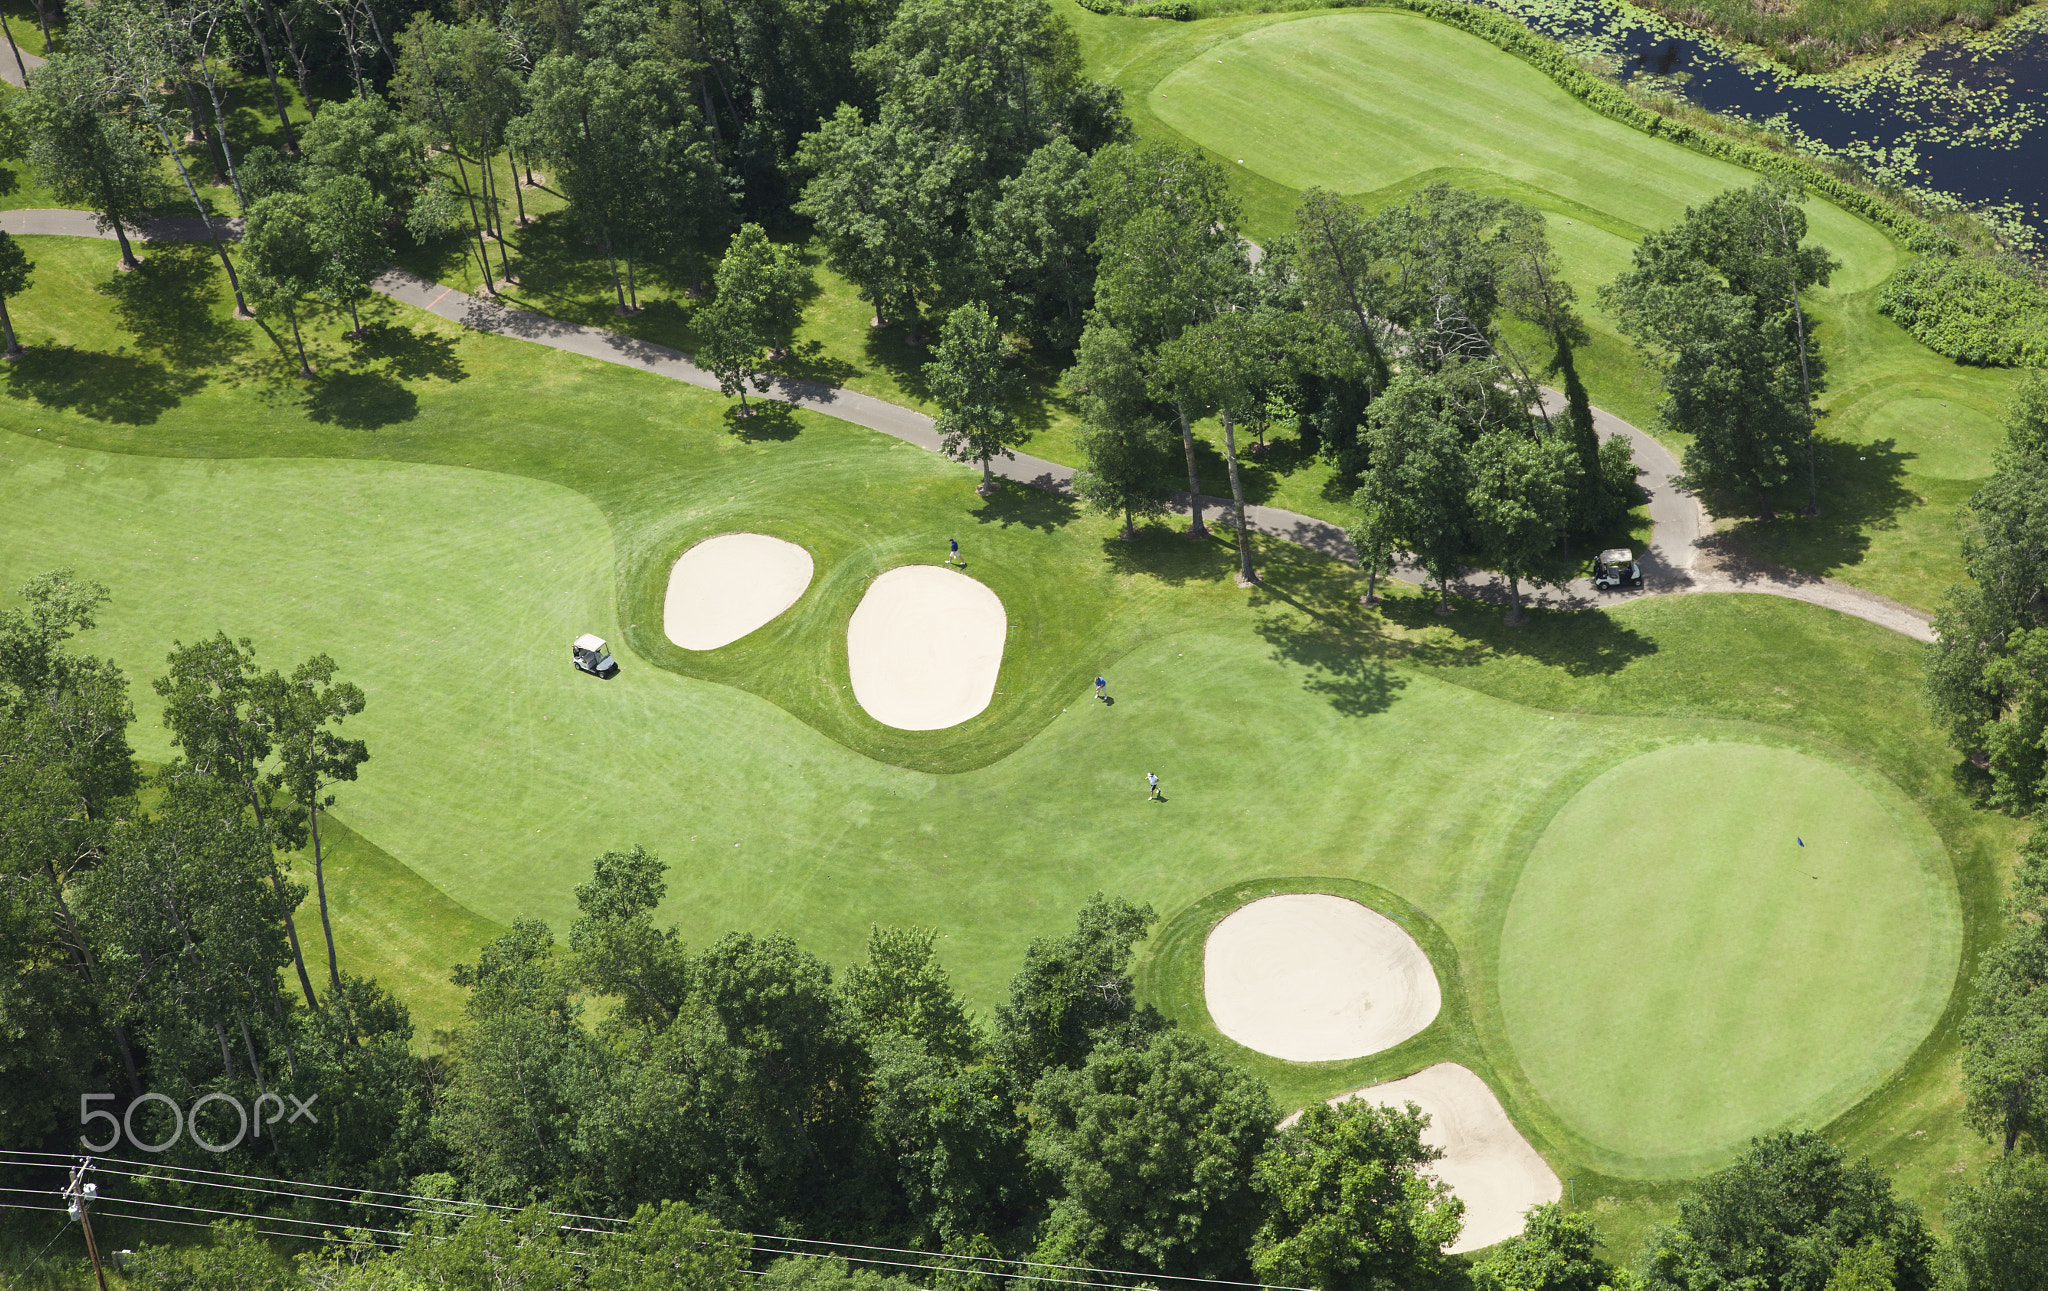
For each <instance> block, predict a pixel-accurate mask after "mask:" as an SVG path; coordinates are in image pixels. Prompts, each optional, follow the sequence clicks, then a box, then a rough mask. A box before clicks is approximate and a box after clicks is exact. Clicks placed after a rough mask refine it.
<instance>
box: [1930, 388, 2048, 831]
mask: <svg viewBox="0 0 2048 1291" xmlns="http://www.w3.org/2000/svg"><path fill="white" fill-rule="evenodd" d="M2044 432H2048V377H2043V376H2042V375H2041V374H2040V373H2029V374H2028V375H2027V377H2026V379H2024V380H2023V381H2022V382H2021V383H2020V385H2019V388H2018V389H2017V390H2016V391H2015V393H2014V396H2013V400H2012V403H2011V404H2010V405H2009V406H2008V408H2007V410H2006V441H2007V442H2006V444H2005V446H2004V447H2003V449H2002V450H2001V451H2000V453H1999V455H1998V457H1997V469H1996V471H1995V472H1994V473H1993V475H1992V477H1991V479H1990V480H1989V481H1988V482H1987V483H1986V484H1985V485H1984V487H1982V488H1981V489H1979V490H1978V491H1977V492H1976V493H1975V494H1973V495H1972V496H1971V498H1970V500H1969V503H1968V504H1967V506H1966V508H1965V510H1964V515H1963V566H1964V568H1965V569H1966V570H1967V571H1968V573H1969V575H1970V581H1969V582H1968V583H1964V584H1961V585H1957V586H1952V587H1950V588H1949V590H1948V593H1947V595H1946V596H1945V598H1944V599H1943V602H1942V608H1941V610H1940V611H1939V612H1938V613H1937V614H1936V615H1935V618H1934V627H1935V644H1934V646H1933V647H1932V648H1931V649H1930V651H1929V657H1928V668H1927V695H1928V701H1929V707H1930V708H1931V709H1932V710H1933V714H1934V718H1935V720H1936V721H1937V722H1938V723H1940V724H1941V725H1942V726H1943V727H1945V728H1947V730H1948V733H1949V739H1950V741H1951V743H1953V744H1954V745H1955V747H1956V748H1957V750H1958V751H1959V752H1961V753H1963V754H1964V755H1965V756H1967V757H1969V758H1970V759H1971V760H1973V761H1975V762H1977V763H1979V764H1980V765H1981V766H1982V767H1983V768H1984V770H1985V772H1986V773H1987V778H1988V780H1989V782H1990V783H1989V788H1990V793H1989V797H1990V799H1991V801H1992V802H1993V803H1994V804H1996V805H1998V806H2001V807H2005V808H2007V809H2009V810H2017V811H2025V810H2030V809H2032V808H2033V807H2034V805H2035V804H2036V803H2038V802H2040V801H2041V800H2042V797H2043V789H2044V785H2043V777H2044V774H2048V749H2044V747H2043V742H2044V734H2043V733H2044V731H2048V688H2044V686H2043V684H2042V682H2041V664H2040V659H2041V656H2042V654H2043V652H2044V651H2048V635H2044V634H2043V629H2044V628H2048V612H2044V610H2043V608H2042V607H2043V600H2044V593H2048V451H2044V449H2043V447H2042V445H2043V443H2044V440H2048V434H2044Z"/></svg>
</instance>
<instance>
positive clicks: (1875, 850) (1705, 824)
mask: <svg viewBox="0 0 2048 1291" xmlns="http://www.w3.org/2000/svg"><path fill="white" fill-rule="evenodd" d="M1802 844H1803V845H1802ZM1944 869H1945V867H1944V866H1943V865H1942V862H1941V856H1940V844H1939V842H1938V841H1937V839H1936V837H1935V835H1934V832H1933V830H1932V829H1931V828H1930V827H1929V825H1928V824H1927V822H1926V820H1925V819H1924V818H1923V817H1922V816H1921V815H1920V814H1919V812H1918V811H1916V810H1915V809H1914V808H1913V807H1912V805H1911V804H1910V803H1908V802H1907V801H1906V800H1905V799H1904V797H1903V795H1901V794H1900V793H1899V792H1898V790H1897V789H1895V788H1893V787H1892V786H1891V785H1890V784H1888V783H1886V782H1883V781H1881V780H1878V779H1877V778H1876V777H1873V776H1869V775H1866V774H1862V773H1852V772H1851V771H1849V770H1846V769H1844V768H1843V767H1841V766H1838V765H1836V764H1834V763H1832V762H1826V761H1822V760H1821V759H1819V758H1816V757H1812V756H1809V755H1808V754H1805V753H1800V752H1795V751H1792V750H1789V749H1783V748H1770V747H1764V746H1760V745H1754V744H1735V743H1691V744H1681V745H1676V746H1672V747H1667V748H1663V749H1659V750H1657V751H1656V752H1653V753H1647V754H1644V755H1642V756H1640V757H1636V758H1633V759H1630V760H1628V761H1626V762H1623V763H1621V764H1620V765H1618V766H1616V767H1614V768H1612V769H1611V770H1609V771H1606V772H1604V773H1603V774H1601V775H1599V776H1597V777H1595V778H1594V779H1593V780H1592V781H1591V782H1590V783H1588V784H1587V785H1586V786H1585V787H1584V788H1583V789H1581V790H1580V791H1579V792H1578V793H1577V794H1576V795H1575V796H1574V797H1572V798H1571V799H1570V800H1569V801H1568V802H1566V803H1565V805H1564V807H1563V809H1562V810H1560V811H1559V812H1558V813H1557V815H1556V816H1555V818H1553V819H1552V821H1551V822H1550V824H1549V826H1548V827H1547V828H1546V829H1545V830H1544V831H1543V834H1542V835H1541V837H1540V838H1539V839H1538V840H1537V842H1536V845H1535V848H1534V849H1533V850H1532V851H1531V853H1530V855H1529V858H1528V860H1527V862H1526V864H1525V866H1524V869H1523V871H1522V875H1521V878H1520V880H1519V882H1518V884H1517V886H1516V888H1515V893H1514V897H1513V899H1512V901H1511V902H1510V904H1509V906H1508V912H1507V920H1506V926H1505V927H1504V928H1503V930H1502V933H1501V943H1500V999H1501V1008H1502V1012H1503V1015H1504V1020H1505V1022H1506V1027H1507V1033H1508V1037H1509V1039H1510V1040H1511V1041H1512V1043H1513V1045H1514V1048H1515V1054H1516V1057H1517V1058H1518V1059H1519V1060H1520V1062H1521V1064H1522V1067H1523V1069H1524V1070H1525V1071H1526V1072H1527V1073H1528V1076H1529V1079H1530V1081H1531V1082H1532V1083H1533V1084H1534V1085H1535V1087H1536V1089H1537V1090H1538V1092H1539V1093H1541V1094H1542V1096H1543V1097H1544V1099H1545V1100H1546V1101H1547V1102H1549V1104H1550V1105H1551V1107H1552V1108H1553V1109H1554V1110H1555V1111H1556V1112H1557V1113H1558V1114H1559V1115H1560V1116H1561V1117H1563V1118H1564V1120H1565V1121H1566V1123H1567V1124H1569V1125H1570V1126H1571V1127H1572V1128H1573V1129H1574V1130H1575V1131H1577V1132H1578V1133H1579V1134H1581V1135H1583V1136H1584V1137H1585V1138H1586V1139H1587V1140H1588V1142H1589V1144H1590V1146H1591V1147H1592V1148H1593V1149H1594V1151H1595V1153H1596V1154H1598V1155H1599V1156H1600V1157H1602V1158H1603V1159H1604V1164H1606V1165H1607V1167H1608V1168H1609V1169H1611V1170H1614V1171H1615V1172H1617V1173H1644V1172H1647V1171H1648V1170H1650V1169H1654V1170H1655V1171H1656V1172H1658V1173H1665V1174H1668V1173H1671V1172H1672V1167H1673V1166H1674V1165H1675V1164H1677V1163H1679V1162H1688V1163H1690V1164H1691V1165H1693V1166H1694V1167H1696V1168H1710V1167H1711V1166H1713V1165H1715V1164H1717V1163H1718V1162H1719V1161H1721V1160H1724V1159H1725V1158H1726V1157H1728V1156H1729V1155H1732V1153H1733V1152H1734V1151H1735V1150H1737V1149H1738V1148H1739V1147H1740V1146H1741V1144H1742V1143H1743V1142H1744V1141H1746V1140H1747V1139H1748V1137H1749V1136H1751V1135H1753V1134H1758V1133H1761V1132H1764V1131H1767V1130H1770V1129H1773V1128H1776V1127H1779V1126H1783V1125H1787V1124H1800V1125H1812V1126H1818V1125H1824V1124H1826V1123H1827V1122H1828V1121H1829V1120H1831V1119H1832V1118H1833V1117H1834V1116H1835V1115H1837V1114H1838V1113H1840V1112H1842V1111H1843V1110H1845V1109H1846V1108H1848V1107H1849V1106H1851V1105H1852V1104H1853V1103H1855V1102H1856V1101H1857V1100H1858V1099H1859V1098H1861V1097H1862V1096H1863V1095H1864V1094H1866V1093H1868V1092H1869V1091H1870V1090H1871V1088H1872V1087H1874V1086H1875V1085H1876V1084H1877V1083H1878V1082H1879V1081H1880V1080H1882V1079H1883V1078H1884V1077H1885V1076H1886V1074H1887V1073H1889V1072H1890V1071H1891V1070H1892V1069H1894V1068H1895V1067H1896V1066H1897V1065H1898V1064H1899V1063H1901V1062H1903V1061H1904V1060H1905V1059H1906V1058H1907V1057H1908V1056H1909V1055H1910V1054H1911V1053H1912V1052H1913V1050H1914V1048H1915V1047H1916V1046H1917V1045H1918V1044H1919V1043H1920V1041H1921V1040H1922V1039H1923V1038H1924V1037H1925V1036H1926V1035H1927V1033H1928V1031H1929V1029H1930V1028H1931V1027H1932V1026H1933V1024H1934V1021H1935V1019H1936V1018H1937V1017H1939V1015H1940V1013H1941V1010H1942V1008H1943V1006H1944V1005H1945V1004H1946V1003H1947V1001H1948V997H1949V993H1950V990H1951V988H1952V987H1953V985H1954V982H1955V971H1956V963H1957V957H1958V955H1959V953H1960V948H1961V915H1960V910H1959V907H1958V903H1957V900H1956V896H1955V893H1954V890H1953V889H1952V887H1951V886H1950V883H1949V881H1948V880H1947V879H1946V878H1945V877H1944V875H1943V870H1944ZM1847 1037H1853V1038H1854V1040H1855V1042H1854V1043H1844V1042H1843V1041H1844V1039H1845V1038H1847ZM1652 1162H1654V1163H1655V1164H1654V1166H1652V1164H1651V1163H1652Z"/></svg>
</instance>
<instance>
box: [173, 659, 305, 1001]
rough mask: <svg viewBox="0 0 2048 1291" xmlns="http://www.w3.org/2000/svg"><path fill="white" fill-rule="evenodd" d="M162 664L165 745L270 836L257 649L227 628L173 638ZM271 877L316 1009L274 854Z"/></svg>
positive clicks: (265, 721) (270, 741)
mask: <svg viewBox="0 0 2048 1291" xmlns="http://www.w3.org/2000/svg"><path fill="white" fill-rule="evenodd" d="M167 662H168V663H169V671H168V672H166V673H165V675H164V676H162V677H159V678H157V679H156V681H155V682H153V683H151V684H152V687H153V688H154V689H155V691H156V693H157V694H159V695H161V696H163V699H164V709H163V713H164V716H163V723H164V729H165V730H166V731H167V732H168V733H169V734H170V737H171V743H172V744H174V745H175V746H176V747H177V748H178V750H179V752H180V753H182V754H183V755H184V759H185V763H186V765H187V768H189V770H190V771H192V772H195V773H197V774H199V775H201V776H211V777H213V778H215V779H217V780H219V781H220V782H221V783H223V784H226V785H229V786H232V788H233V789H234V791H235V793H236V794H237V795H238V796H239V798H240V800H241V801H242V803H244V804H245V805H246V806H247V808H248V809H249V811H250V813H251V814H252V816H253V817H254V818H255V821H256V824H257V826H258V827H259V828H260V829H261V830H262V831H263V832H264V834H265V836H266V837H267V838H270V839H271V840H273V842H274V841H275V839H276V838H277V834H276V828H275V816H276V804H275V795H276V790H275V787H274V786H273V785H272V784H271V783H270V781H269V779H268V776H267V772H266V769H265V762H266V760H267V759H268V758H269V757H270V755H271V752H272V749H273V748H274V747H275V744H274V741H275V737H276V731H275V728H274V727H273V726H272V725H271V724H270V721H269V715H268V714H267V713H266V711H265V708H266V705H265V703H264V701H265V699H266V697H267V696H266V695H265V685H264V678H263V676H262V674H260V673H258V672H257V670H256V649H255V647H254V646H253V645H251V644H250V642H249V640H248V638H246V637H244V638H243V639H242V640H240V641H233V640H230V639H229V638H228V635H227V633H225V632H216V633H215V634H214V635H213V636H212V638H210V639H208V640H204V641H196V642H194V643H193V644H191V645H189V646H188V645H185V644H184V643H182V642H179V643H177V644H176V645H175V646H174V648H173V649H172V651H171V653H170V655H169V658H168V661H167ZM270 880H271V888H272V890H273V892H274V893H275V894H276V896H277V905H278V907H279V909H280V910H281V911H282V912H283V914H282V917H283V920H284V930H285V934H286V937H287V938H288V940H289V941H290V943H291V951H292V963H293V965H294V967H296V968H297V969H298V973H299V988H300V989H301V990H302V991H304V992H305V996H306V1005H307V1007H309V1008H318V1007H319V998H318V997H317V996H315V995H314V994H313V979H312V977H311V976H309V975H308V974H307V972H306V956H305V952H304V951H302V950H301V949H300V948H299V932H298V928H297V927H296V926H295V925H294V924H293V923H292V921H291V915H290V911H291V910H292V909H293V908H294V907H296V906H297V904H298V902H297V901H295V900H292V899H290V897H289V893H288V890H287V887H286V884H285V878H284V874H283V871H282V870H281V869H279V867H278V866H277V864H276V860H275V856H274V855H273V857H272V864H271V866H270Z"/></svg>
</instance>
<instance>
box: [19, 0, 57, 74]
mask: <svg viewBox="0 0 2048 1291" xmlns="http://www.w3.org/2000/svg"><path fill="white" fill-rule="evenodd" d="M36 21H37V22H39V23H41V24H42V27H43V51H44V52H45V53H55V52H56V49H57V38H56V37H55V36H52V35H51V34H50V11H49V7H48V6H47V5H45V4H44V3H43V0H36ZM22 79H23V80H27V79H28V78H27V77H25V76H24V77H23V78H22Z"/></svg>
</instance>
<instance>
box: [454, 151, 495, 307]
mask: <svg viewBox="0 0 2048 1291" xmlns="http://www.w3.org/2000/svg"><path fill="white" fill-rule="evenodd" d="M448 152H449V154H450V155H452V156H453V157H454V158H455V173H456V175H457V176H458V177H460V178H461V180H462V196H463V197H464V198H466V199H467V200H468V202H469V222H470V223H471V224H472V225H474V226H475V227H476V252H477V255H478V257H479V258H481V259H482V261H483V267H484V290H486V291H488V292H490V293H491V294H492V295H493V296H495V295H497V294H498V284H497V283H495V282H492V281H491V249H490V247H488V246H486V245H485V244H484V223H483V219H482V217H480V216H479V215H478V214H477V210H476V194H475V193H473V192H471V191H470V188H469V169H468V168H467V167H465V166H464V165H463V164H462V147H461V145H460V144H457V143H455V142H453V136H452V135H451V136H450V142H449V145H448Z"/></svg>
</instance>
